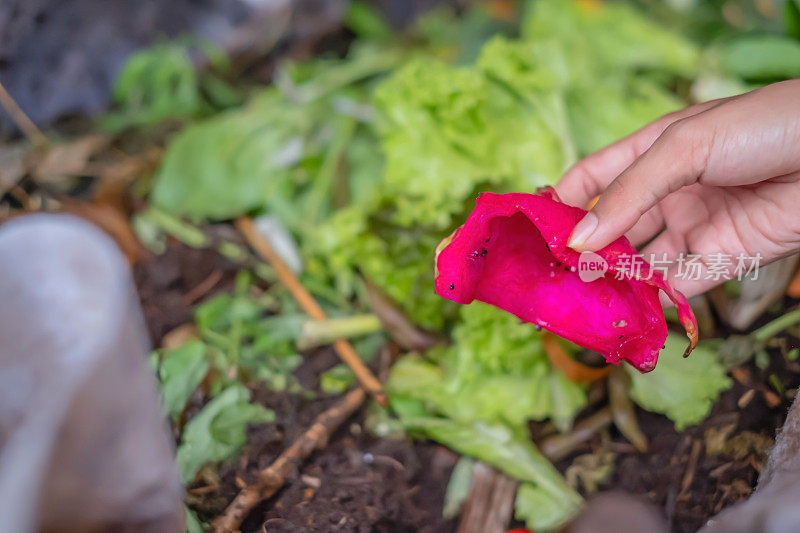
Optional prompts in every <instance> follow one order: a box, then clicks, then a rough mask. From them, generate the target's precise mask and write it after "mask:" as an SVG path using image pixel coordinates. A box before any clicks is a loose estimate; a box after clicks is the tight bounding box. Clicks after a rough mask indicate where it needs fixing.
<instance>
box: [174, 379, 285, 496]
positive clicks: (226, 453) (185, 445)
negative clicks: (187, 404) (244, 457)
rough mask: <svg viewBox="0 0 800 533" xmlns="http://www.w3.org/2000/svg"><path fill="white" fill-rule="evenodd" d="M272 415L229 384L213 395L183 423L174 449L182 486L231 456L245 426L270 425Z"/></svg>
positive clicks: (243, 439)
mask: <svg viewBox="0 0 800 533" xmlns="http://www.w3.org/2000/svg"><path fill="white" fill-rule="evenodd" d="M274 418H275V414H274V413H273V412H272V411H270V410H269V409H265V408H264V407H262V406H260V405H256V404H252V403H250V392H249V391H248V390H247V389H246V388H245V387H244V386H242V385H231V386H230V387H228V388H227V389H225V390H223V391H222V392H220V393H219V394H217V395H216V397H215V398H214V399H212V400H211V401H210V402H208V404H207V405H206V406H205V407H203V409H202V410H201V411H200V412H199V413H197V414H196V415H195V416H194V417H193V418H192V419H191V420H190V421H189V423H187V424H186V427H185V428H184V430H183V440H182V442H181V444H180V446H178V456H177V461H178V466H179V468H180V471H181V478H182V479H183V482H184V483H189V482H191V481H192V480H193V479H194V476H195V475H196V474H197V471H198V470H200V468H201V467H202V466H203V465H205V464H207V463H210V462H216V461H222V460H225V459H228V458H230V457H232V456H233V455H234V454H235V453H237V452H238V451H239V449H240V448H241V447H242V446H244V444H245V442H246V437H245V429H246V428H247V425H248V424H258V423H263V422H272V421H273V420H274Z"/></svg>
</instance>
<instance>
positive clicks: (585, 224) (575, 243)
mask: <svg viewBox="0 0 800 533" xmlns="http://www.w3.org/2000/svg"><path fill="white" fill-rule="evenodd" d="M595 228H597V216H596V215H595V214H594V213H592V212H591V211H589V212H588V213H586V216H584V217H583V218H582V219H581V220H580V222H578V223H577V224H576V225H575V228H574V229H573V230H572V235H571V236H570V238H569V242H568V243H567V246H569V247H570V248H572V249H573V250H576V251H578V252H579V251H581V250H580V248H581V247H582V246H583V245H584V243H585V242H586V240H587V239H588V238H589V237H591V235H592V233H594V230H595Z"/></svg>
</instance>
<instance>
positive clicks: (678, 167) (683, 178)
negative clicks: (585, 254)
mask: <svg viewBox="0 0 800 533" xmlns="http://www.w3.org/2000/svg"><path fill="white" fill-rule="evenodd" d="M704 114H705V113H700V114H699V115H695V116H693V117H689V118H685V119H682V120H678V121H677V122H673V123H672V124H670V125H669V126H668V127H667V128H666V129H665V130H664V133H662V134H661V135H660V136H659V137H658V139H656V141H655V142H654V143H653V145H652V146H651V147H650V148H649V149H648V150H647V151H646V152H645V153H643V154H642V155H641V156H639V157H638V158H637V159H636V160H635V161H634V162H633V163H632V164H631V165H630V166H629V167H628V168H627V169H625V171H624V172H623V173H622V174H620V175H619V176H618V177H617V178H616V179H615V180H614V181H613V182H611V184H610V185H609V186H608V187H607V188H606V190H605V191H604V192H603V193H601V194H600V197H599V199H598V200H597V203H596V204H595V205H594V207H593V208H592V210H591V211H589V213H587V214H586V216H584V217H583V219H581V221H580V222H578V224H577V225H576V226H575V228H574V229H573V230H572V236H571V237H570V240H569V243H568V246H569V247H570V248H572V249H574V250H576V251H579V252H581V251H596V250H599V249H600V248H603V247H604V246H607V245H608V244H610V243H611V242H613V241H614V240H616V239H617V238H619V236H620V235H623V234H624V233H625V232H627V231H628V230H630V229H631V228H632V227H633V226H634V224H636V222H637V221H638V220H639V218H641V216H642V215H643V214H645V213H646V212H647V211H649V210H650V209H651V208H652V207H653V206H655V205H656V204H657V203H658V202H660V201H661V200H663V199H664V198H665V197H666V196H667V195H669V194H670V193H673V192H675V191H677V190H678V189H680V188H681V187H684V186H686V185H690V184H692V183H695V182H696V181H697V180H698V179H699V177H700V176H701V175H702V173H703V170H704V169H705V166H706V162H707V160H708V153H709V151H710V147H711V137H712V136H711V134H710V132H711V131H713V130H712V129H710V128H708V127H707V126H706V125H705V124H706V122H705V121H703V119H702V116H703V115H704Z"/></svg>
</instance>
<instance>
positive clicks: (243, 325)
mask: <svg viewBox="0 0 800 533" xmlns="http://www.w3.org/2000/svg"><path fill="white" fill-rule="evenodd" d="M247 287H248V278H247V276H242V275H241V273H240V276H239V277H238V278H237V289H236V290H235V291H234V293H232V294H220V295H218V296H216V297H215V298H213V299H211V300H209V301H207V302H204V303H203V304H202V305H200V306H198V307H197V308H196V309H195V323H196V324H197V327H198V328H199V330H200V335H201V337H202V338H203V340H204V341H205V342H206V343H207V344H208V345H209V346H211V347H212V348H215V349H216V353H217V354H219V355H220V357H217V358H216V360H215V364H216V366H217V367H219V370H221V374H223V375H227V374H228V373H229V371H230V370H231V369H232V368H235V372H233V374H235V375H237V376H238V377H239V379H242V380H258V381H261V382H263V383H264V384H265V385H266V386H267V387H269V388H270V389H272V390H284V389H286V388H287V387H289V386H296V380H295V379H294V376H293V375H292V372H293V371H294V370H295V369H296V368H297V367H298V365H299V364H300V362H301V357H300V355H298V354H297V353H296V350H295V347H294V341H295V340H296V339H297V337H298V336H299V335H300V331H301V325H302V323H303V321H305V320H307V317H306V316H305V315H302V314H291V313H288V314H283V315H276V316H266V309H265V308H264V305H263V303H261V302H259V301H257V300H256V299H255V298H253V297H252V296H250V295H248V293H247ZM215 386H219V382H218V383H215Z"/></svg>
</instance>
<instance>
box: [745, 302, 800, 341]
mask: <svg viewBox="0 0 800 533" xmlns="http://www.w3.org/2000/svg"><path fill="white" fill-rule="evenodd" d="M798 322H800V309H795V310H794V311H791V312H789V313H786V314H785V315H783V316H779V317H778V318H776V319H775V320H773V321H772V322H769V323H768V324H765V325H763V326H761V327H760V328H758V329H757V330H755V331H754V332H753V333H751V334H750V335H751V336H752V338H754V339H755V340H757V341H758V342H766V341H768V340H769V339H771V338H772V337H774V336H775V335H777V334H778V333H780V332H781V331H783V330H785V329H786V328H788V327H791V326H793V325H795V324H797V323H798Z"/></svg>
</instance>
